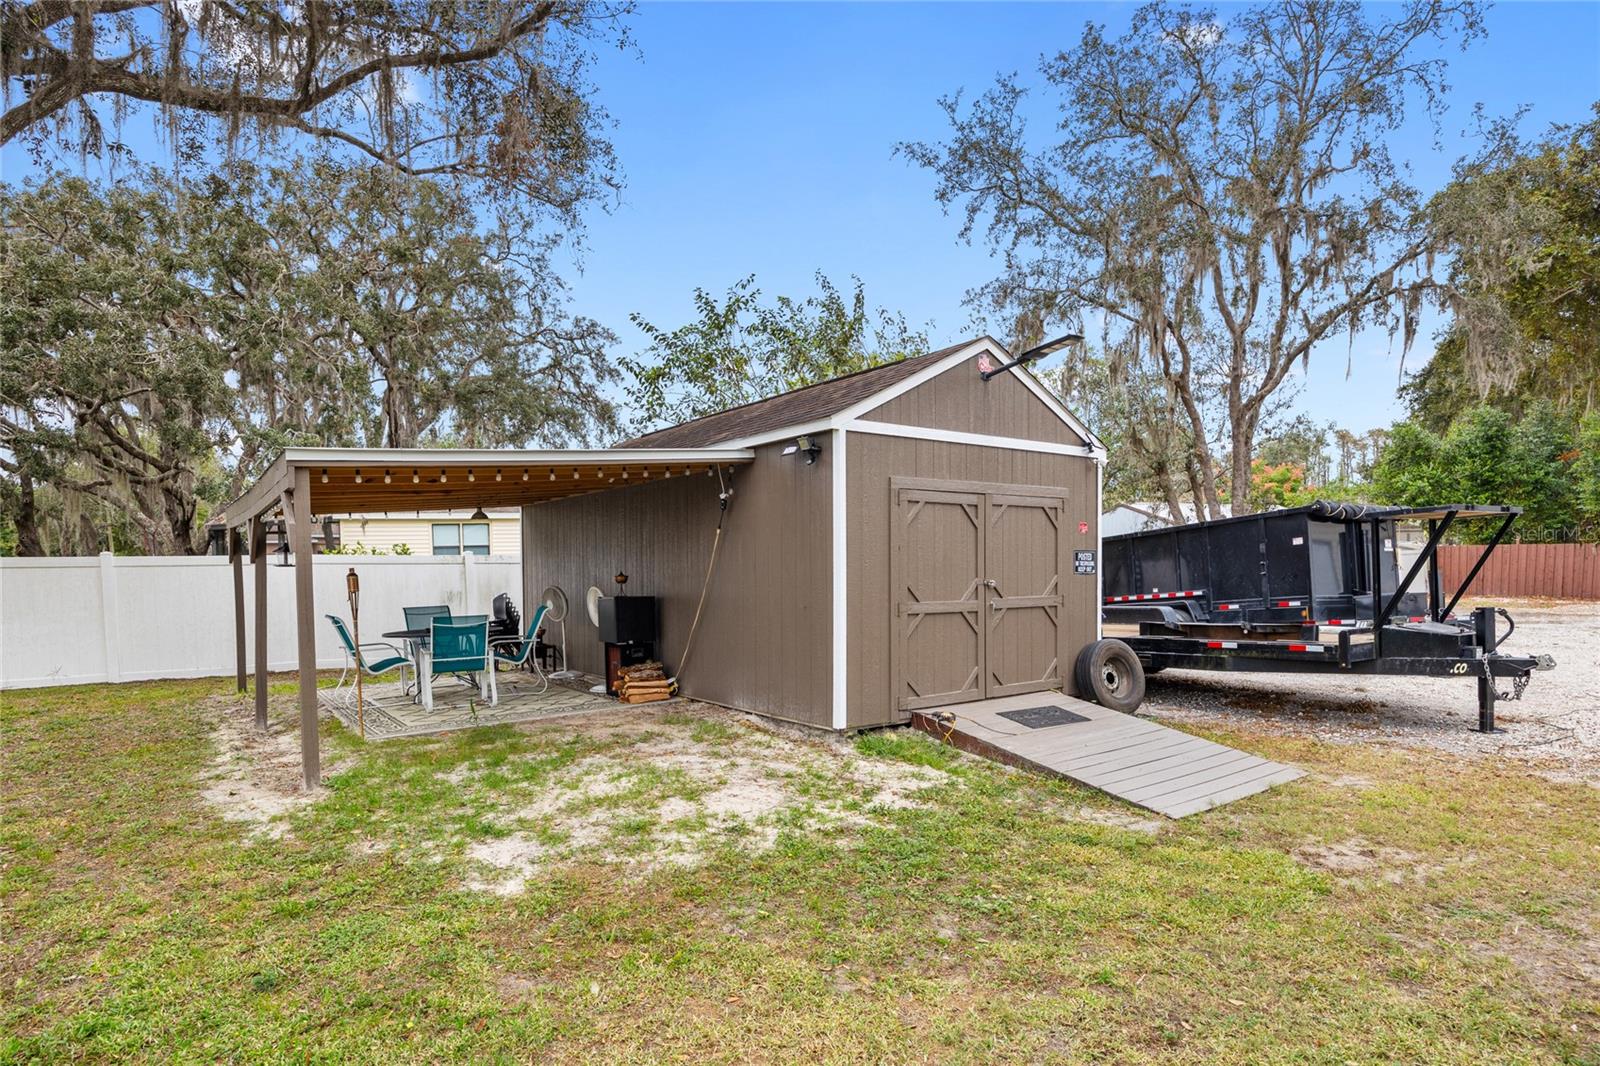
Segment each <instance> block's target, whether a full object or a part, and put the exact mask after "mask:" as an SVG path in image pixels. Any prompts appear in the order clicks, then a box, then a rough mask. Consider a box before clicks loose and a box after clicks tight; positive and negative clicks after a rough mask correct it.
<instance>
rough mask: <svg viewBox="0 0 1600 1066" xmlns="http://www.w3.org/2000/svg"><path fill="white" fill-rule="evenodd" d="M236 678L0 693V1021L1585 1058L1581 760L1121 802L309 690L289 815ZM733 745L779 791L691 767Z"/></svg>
mask: <svg viewBox="0 0 1600 1066" xmlns="http://www.w3.org/2000/svg"><path fill="white" fill-rule="evenodd" d="M280 687H282V686H280ZM228 688H229V685H228V684H227V683H225V682H218V681H195V682H163V683H146V684H132V685H122V686H95V687H84V688H61V689H50V690H39V691H29V692H10V693H6V694H4V696H3V697H0V699H3V718H0V726H3V730H4V734H3V756H4V764H3V770H4V783H3V788H4V797H3V798H4V809H3V824H0V859H3V863H4V869H3V880H0V885H3V889H0V891H3V902H4V929H3V937H0V940H3V943H0V991H3V996H0V1060H4V1061H8V1062H10V1061H17V1062H26V1061H58V1060H68V1059H72V1060H81V1059H89V1060H96V1059H100V1060H103V1059H135V1060H153V1061H160V1062H168V1061H174V1060H208V1061H217V1060H224V1061H252V1062H254V1061H274V1060H294V1061H312V1060H315V1061H330V1062H331V1061H347V1060H364V1059H391V1060H392V1059H423V1060H432V1061H438V1060H445V1059H461V1058H466V1057H468V1056H471V1057H473V1058H476V1059H485V1060H496V1059H504V1060H507V1061H511V1060H516V1061H527V1060H530V1059H554V1060H585V1061H589V1060H594V1061H605V1062H626V1061H659V1060H662V1059H679V1060H692V1061H697V1062H700V1061H750V1060H756V1061H767V1060H804V1061H847V1062H856V1061H891V1062H910V1061H936V1062H983V1063H988V1062H1009V1061H1023V1062H1036V1061H1115V1062H1146V1061H1151V1062H1154V1061H1159V1062H1198V1061H1207V1062H1210V1061H1221V1062H1239V1063H1261V1062H1293V1063H1331V1064H1342V1063H1368V1062H1408V1063H1410V1062H1473V1063H1497V1064H1498V1063H1512V1062H1537V1063H1554V1062H1583V1063H1600V1051H1597V1048H1600V982H1597V980H1596V977H1597V973H1600V970H1597V949H1596V942H1595V940H1596V937H1597V936H1600V789H1595V788H1593V787H1591V786H1586V785H1576V784H1556V783H1552V782H1550V781H1547V780H1544V779H1542V778H1538V777H1535V776H1530V775H1528V774H1526V773H1524V772H1521V771H1519V770H1517V769H1514V768H1510V767H1508V766H1507V765H1505V764H1499V763H1494V762H1489V761H1463V760H1459V759H1453V758H1451V757H1448V756H1443V755H1433V754H1424V753H1418V752H1410V751H1394V750H1379V749H1374V748H1365V747H1354V746H1335V745H1326V744H1319V743H1316V742H1313V741H1306V740H1283V739H1276V740H1274V739H1268V738H1264V737H1259V736H1251V735H1246V734H1239V733H1221V732H1218V733H1213V734H1208V735H1209V736H1212V737H1213V739H1218V740H1222V741H1225V742H1228V743H1233V744H1236V745H1238V746H1241V747H1243V748H1246V749H1248V750H1252V751H1255V752H1258V753H1260V754H1263V755H1266V756H1268V757H1271V758H1274V759H1279V760H1282V761H1286V762H1292V763H1295V764H1297V765H1299V766H1302V767H1304V768H1306V769H1308V770H1310V771H1312V773H1311V775H1310V776H1308V777H1307V778H1305V779H1303V780H1302V781H1298V782H1295V783H1294V784H1291V785H1288V786H1284V787H1279V788H1275V789H1273V790H1272V791H1270V792H1268V793H1266V794H1263V795H1261V796H1256V797H1253V798H1251V799H1248V800H1245V801H1242V802H1239V803H1235V804H1232V805H1230V806H1228V807H1225V808H1223V809H1221V810H1218V811H1213V812H1210V813H1208V814H1204V815H1199V816H1195V817H1192V818H1188V819H1185V820H1183V821H1181V822H1176V823H1162V824H1160V825H1158V826H1146V825H1140V824H1138V823H1136V822H1135V823H1133V824H1131V825H1126V826H1125V825H1117V824H1103V821H1102V820H1100V819H1105V817H1106V816H1107V815H1112V816H1113V817H1112V818H1110V819H1106V820H1112V821H1114V820H1115V818H1114V816H1115V815H1116V814H1117V812H1129V811H1130V809H1129V808H1124V807H1120V806H1119V805H1118V804H1116V803H1114V802H1112V801H1110V800H1107V799H1104V798H1101V797H1098V796H1096V795H1094V794H1091V793H1089V792H1087V791H1085V790H1081V789H1076V788H1074V787H1071V786H1069V785H1066V784H1063V783H1059V782H1053V781H1046V780H1043V779H1040V778H1036V777H1031V776H1028V775H1025V774H1020V773H1016V772H1012V771H1009V770H1005V769H1002V768H1000V767H996V766H992V765H989V764H985V763H982V762H978V761H976V760H972V759H968V758H966V757H962V756H958V755H956V754H954V753H953V752H952V751H950V750H949V749H945V748H940V747H937V746H936V745H935V744H933V742H932V741H930V740H928V739H926V738H924V737H921V736H919V735H910V734H907V733H905V732H903V731H894V732H881V733H875V734H870V735H867V736H863V737H861V738H859V739H857V740H856V741H854V742H853V745H854V746H853V748H850V747H845V748H844V751H843V753H842V754H841V753H840V746H839V745H834V746H832V747H829V746H827V745H823V744H811V743H808V742H802V741H795V740H789V739H783V738H771V737H769V736H768V734H766V733H762V732H759V731H757V730H754V729H752V728H751V727H750V726H748V725H747V724H745V723H744V722H743V721H742V720H740V719H738V718H736V717H734V716H732V715H725V714H722V715H719V714H695V713H682V712H679V713H666V714H663V713H660V712H657V713H656V715H655V717H654V718H650V719H648V728H644V729H642V730H636V731H632V732H628V731H623V732H616V733H608V732H607V731H605V730H592V729H591V730H586V729H581V728H574V727H563V726H561V725H559V724H553V725H550V726H546V727H543V728H541V729H538V730H531V729H530V730H519V729H514V728H510V727H496V728H492V729H483V730H477V731H472V732H468V733H458V734H454V735H451V736H449V737H446V738H442V739H438V738H419V739H414V740H404V741H394V742H389V743H386V744H382V745H363V744H361V743H360V742H359V741H358V740H356V739H355V738H354V737H353V736H351V735H350V734H349V733H347V732H346V731H344V730H343V729H342V728H340V727H339V726H337V725H335V724H333V723H331V722H325V723H324V724H323V730H324V744H325V757H326V759H327V761H328V764H329V765H330V766H334V767H335V768H336V769H335V772H332V773H330V775H329V778H328V782H327V783H328V786H329V787H328V789H327V790H326V794H325V795H323V796H322V797H321V798H320V799H318V800H317V802H315V803H313V804H310V805H306V806H302V807H300V808H298V809H296V810H294V811H292V812H290V813H288V814H286V815H285V816H284V817H283V818H282V819H280V821H279V822H277V823H274V825H276V826H277V827H279V828H281V829H283V830H284V832H283V833H282V835H281V837H279V838H277V839H273V838H272V837H271V836H270V835H268V834H266V833H263V832H261V831H259V829H255V828H252V827H251V826H249V825H247V824H244V823H240V822H236V821H229V820H225V819H224V818H223V817H221V816H220V815H219V813H218V808H217V807H216V806H215V805H213V804H211V803H209V802H208V801H207V800H205V799H204V798H203V797H202V793H203V792H204V791H205V790H206V788H207V787H208V782H207V778H208V776H209V775H212V774H214V772H215V763H216V758H217V755H216V742H215V740H214V738H213V729H214V727H215V724H216V722H217V720H218V717H219V708H226V707H236V706H239V705H237V704H236V701H234V700H233V699H232V698H231V696H230V695H229V694H228ZM282 688H283V691H282V693H281V694H279V695H278V696H275V697H274V708H273V715H274V718H275V719H276V720H279V721H287V720H291V719H292V717H293V713H294V712H293V709H292V697H291V696H289V695H288V693H289V692H290V691H291V689H290V688H288V687H282ZM673 744H681V745H683V747H681V748H677V749H672V748H670V746H671V745H673ZM669 749H670V750H676V751H680V752H688V753H689V754H679V755H678V756H675V759H676V761H674V760H672V759H662V758H658V757H657V756H659V755H660V753H661V752H663V751H667V750H669ZM734 749H738V750H749V751H752V752H755V753H757V755H759V756H761V757H769V756H770V757H771V758H772V759H774V760H776V764H777V765H779V766H780V767H781V772H782V777H783V780H784V787H785V788H786V789H787V790H788V792H787V794H789V795H791V796H793V797H798V799H797V800H796V802H794V803H793V804H791V805H790V806H788V807H786V808H784V810H783V811H781V812H779V813H778V814H776V815H774V816H772V817H770V818H767V819H765V820H764V821H761V823H760V824H753V825H750V826H741V825H740V824H739V822H738V820H737V818H732V817H730V816H729V815H728V808H716V806H715V804H711V805H710V806H708V805H707V795H708V792H707V786H706V784H705V782H704V780H703V779H702V778H696V777H695V776H694V774H693V773H692V772H690V771H692V770H693V769H694V768H695V766H696V765H699V764H696V763H694V762H693V759H700V761H701V763H704V764H707V765H709V764H710V763H709V762H708V759H707V757H706V756H705V755H704V754H703V753H705V752H713V753H714V752H717V751H721V750H730V751H731V750H734ZM696 752H698V753H702V754H694V753H696ZM796 753H799V754H796ZM586 767H587V768H590V769H591V770H592V771H593V772H592V774H591V778H592V779H593V781H592V782H591V783H593V782H599V781H601V779H602V778H603V783H604V785H605V787H598V784H595V787H587V788H585V789H577V788H575V784H574V783H575V782H579V783H581V782H582V780H583V778H582V777H581V773H580V770H582V768H586ZM924 767H926V768H930V769H926V770H919V769H918V768H924ZM594 768H598V769H594ZM902 771H907V772H912V773H917V772H921V773H924V774H927V775H932V776H931V777H928V778H927V779H926V780H924V781H919V787H918V788H917V789H916V790H915V791H913V792H909V793H904V794H902V793H898V792H894V791H893V790H889V791H883V790H882V789H880V788H878V787H877V786H876V785H874V782H879V783H881V782H885V781H893V780H896V779H897V778H896V775H897V774H899V773H901V772H902ZM584 772H587V771H584ZM929 781H931V782H932V783H931V784H930V783H928V782H929ZM737 791H738V790H735V789H725V790H723V792H724V793H729V794H731V793H733V792H737ZM552 795H555V796H556V799H555V800H552V799H551V796H552ZM717 795H722V793H717ZM889 798H892V799H893V802H888V801H887V800H888V799H889ZM552 804H558V805H560V810H561V811H562V812H565V813H564V814H563V815H562V817H563V818H566V819H567V820H566V821H562V820H561V819H559V818H554V817H553V815H552V812H553V811H555V810H556V806H552ZM572 812H579V813H580V814H582V815H583V817H585V818H588V817H590V816H592V815H599V814H604V815H605V816H606V817H605V818H604V819H602V820H601V821H600V822H598V823H595V824H603V825H604V826H605V827H606V829H605V833H604V835H603V836H601V835H598V834H597V835H593V836H585V835H584V834H583V833H582V832H580V831H579V830H578V829H576V828H574V827H575V826H582V825H589V824H590V822H585V821H582V820H574V819H575V818H577V815H574V814H573V813H572ZM563 827H564V828H563ZM673 841H677V842H679V843H680V844H681V843H682V842H684V841H689V842H691V844H692V846H691V849H690V850H691V853H692V855H693V856H694V860H695V861H688V860H686V859H684V858H683V856H681V855H679V856H677V857H676V858H674V856H673V854H672V853H671V846H672V842H673ZM518 842H521V844H522V845H524V846H525V852H526V853H527V854H535V855H538V856H540V857H541V858H540V859H539V861H538V862H537V863H536V864H534V865H532V866H528V867H525V868H524V869H523V870H522V873H521V874H520V875H518V876H516V877H515V878H513V879H512V880H511V881H510V882H506V881H492V880H491V883H489V884H488V886H487V887H485V884H484V882H483V879H484V877H485V870H484V867H483V863H482V862H481V861H480V859H481V857H482V856H485V855H492V854H495V853H496V849H497V848H499V847H501V846H503V845H510V844H516V843H518ZM657 851H661V853H662V854H661V857H660V858H659V861H657V857H656V852H657Z"/></svg>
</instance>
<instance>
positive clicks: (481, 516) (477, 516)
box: [472, 504, 489, 522]
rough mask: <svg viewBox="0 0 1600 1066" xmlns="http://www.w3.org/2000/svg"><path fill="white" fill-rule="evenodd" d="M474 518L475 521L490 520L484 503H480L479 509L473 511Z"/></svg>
mask: <svg viewBox="0 0 1600 1066" xmlns="http://www.w3.org/2000/svg"><path fill="white" fill-rule="evenodd" d="M472 520H473V521H474V522H487V521H488V520H489V516H488V515H487V514H486V513H485V512H484V510H483V505H482V504H479V506H478V509H477V510H476V511H473V512H472Z"/></svg>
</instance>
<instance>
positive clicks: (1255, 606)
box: [1102, 502, 1555, 732]
mask: <svg viewBox="0 0 1600 1066" xmlns="http://www.w3.org/2000/svg"><path fill="white" fill-rule="evenodd" d="M1521 513H1522V512H1521V510H1520V508H1516V507H1479V506H1469V505H1465V504H1448V505H1442V506H1438V507H1369V506H1364V505H1360V504H1340V503H1323V502H1318V503H1314V504H1311V505H1310V506H1308V507H1295V508H1289V509H1286V510H1281V511H1268V512H1265V513H1263V514H1254V515H1241V516H1240V517H1238V518H1223V519H1219V520H1217V521H1214V522H1197V523H1194V524H1192V525H1186V526H1174V527H1172V528H1169V529H1157V530H1150V531H1148V532H1143V533H1126V534H1123V535H1121V536H1117V537H1107V538H1106V539H1105V542H1104V564H1103V566H1104V577H1103V581H1104V587H1103V590H1102V591H1103V594H1104V602H1103V604H1102V617H1103V618H1104V620H1105V621H1106V622H1108V623H1111V624H1121V625H1132V624H1137V625H1138V627H1139V633H1138V635H1137V636H1124V637H1119V638H1118V639H1121V640H1122V641H1123V642H1124V643H1126V644H1127V645H1128V646H1129V647H1131V648H1132V649H1133V651H1134V652H1135V654H1137V655H1138V657H1139V661H1140V664H1141V665H1142V666H1143V667H1144V669H1145V671H1146V672H1147V673H1153V672H1155V671H1158V670H1162V669H1165V668H1166V667H1169V666H1171V667H1182V668H1186V669H1202V670H1257V671H1265V672H1295V671H1298V672H1306V671H1321V672H1335V671H1347V672H1349V673H1365V674H1414V675H1423V676H1436V677H1449V676H1470V677H1476V678H1477V680H1478V728H1479V729H1481V730H1483V731H1484V732H1493V731H1494V728H1495V726H1494V705H1495V700H1496V699H1497V698H1499V699H1518V698H1521V696H1522V691H1523V689H1524V688H1525V687H1526V685H1527V683H1528V678H1529V675H1530V674H1531V673H1532V671H1534V670H1536V669H1549V668H1550V667H1552V666H1554V665H1555V663H1554V662H1553V660H1551V658H1550V657H1549V656H1548V655H1539V656H1531V657H1530V656H1518V655H1503V654H1501V653H1500V652H1498V651H1496V648H1497V647H1498V645H1499V642H1500V640H1501V639H1503V638H1501V637H1498V636H1497V635H1496V632H1495V616H1496V614H1498V615H1500V616H1501V617H1503V618H1505V620H1506V622H1507V624H1509V625H1510V626H1511V628H1512V630H1514V629H1515V628H1516V623H1515V622H1513V621H1512V619H1511V616H1510V615H1509V614H1507V613H1506V612H1505V611H1500V610H1495V609H1491V608H1488V607H1480V608H1477V609H1475V610H1474V611H1473V612H1472V614H1471V616H1470V618H1467V619H1461V618H1456V617H1455V616H1454V615H1452V614H1451V611H1453V610H1454V608H1455V605H1456V603H1457V602H1458V601H1459V600H1460V599H1461V596H1462V594H1463V593H1465V592H1466V590H1467V586H1468V585H1470V584H1471V583H1472V579H1473V578H1475V577H1477V576H1478V572H1479V571H1480V570H1482V569H1483V564H1484V563H1485V562H1486V561H1487V560H1488V558H1489V555H1490V553H1491V552H1493V551H1494V549H1495V548H1496V547H1497V546H1498V545H1499V544H1500V542H1501V540H1502V539H1504V537H1505V535H1506V533H1507V532H1509V531H1510V529H1511V525H1512V523H1513V522H1515V521H1516V518H1517V515H1519V514H1521ZM1485 518H1498V519H1499V520H1500V525H1499V527H1498V528H1497V529H1496V530H1495V533H1494V536H1493V537H1492V538H1491V539H1490V541H1489V543H1488V544H1487V545H1486V546H1485V547H1484V549H1483V554H1482V555H1480V556H1479V557H1478V561H1477V563H1476V564H1475V565H1474V566H1473V567H1472V570H1471V572H1470V573H1469V574H1468V575H1467V578H1466V580H1465V581H1463V582H1462V583H1461V587H1460V588H1458V589H1456V590H1455V592H1454V593H1453V594H1452V595H1451V596H1450V597H1449V599H1448V600H1446V599H1445V598H1444V595H1443V589H1442V588H1441V587H1440V576H1439V570H1438V567H1437V566H1436V565H1432V564H1433V563H1434V560H1435V555H1436V551H1437V549H1438V546H1439V543H1440V541H1441V539H1442V538H1443V537H1444V535H1445V533H1446V532H1448V531H1449V529H1450V527H1451V526H1452V525H1453V524H1454V523H1455V522H1456V521H1457V520H1458V519H1485ZM1400 523H1426V530H1427V541H1426V543H1424V544H1422V545H1420V547H1419V549H1418V551H1417V553H1416V555H1415V557H1414V558H1412V559H1411V560H1410V561H1409V562H1407V561H1406V560H1405V559H1404V558H1403V556H1404V554H1405V553H1404V552H1403V551H1402V545H1401V539H1400V533H1401V529H1400ZM1402 566H1404V568H1405V569H1404V572H1403V573H1402V570H1401V568H1402ZM1424 571H1426V579H1425V580H1424V582H1423V587H1421V588H1419V589H1416V590H1415V591H1413V588H1414V586H1416V584H1417V579H1418V577H1419V575H1421V574H1422V573H1423V572H1424ZM1510 634H1511V631H1510V630H1508V631H1507V633H1506V636H1510ZM1495 678H1510V679H1511V680H1512V691H1511V692H1510V693H1498V692H1496V690H1495V681H1494V679H1495Z"/></svg>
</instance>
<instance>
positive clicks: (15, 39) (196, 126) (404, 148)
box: [0, 0, 630, 224]
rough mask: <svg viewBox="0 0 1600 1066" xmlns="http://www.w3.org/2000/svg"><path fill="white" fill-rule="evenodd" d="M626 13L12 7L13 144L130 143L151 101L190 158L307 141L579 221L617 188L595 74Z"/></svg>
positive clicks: (141, 4) (404, 6)
mask: <svg viewBox="0 0 1600 1066" xmlns="http://www.w3.org/2000/svg"><path fill="white" fill-rule="evenodd" d="M629 10H630V9H629V6H628V5H627V4H611V3H603V2H596V0H476V2H474V3H470V4H466V3H434V2H431V0H385V2H381V3H371V2H365V0H319V2H316V3H304V4H283V3H234V2H231V0H181V2H180V0H110V2H107V0H38V2H34V3H11V2H8V3H6V4H4V5H3V6H0V77H3V79H4V84H5V110H4V112H3V113H0V143H9V142H11V141H12V140H20V141H22V142H24V143H26V144H28V145H29V146H30V147H31V148H33V150H34V151H35V153H36V154H42V152H43V151H44V149H45V148H46V147H47V146H50V145H54V146H56V147H58V148H61V149H64V150H65V151H66V152H67V153H69V154H72V155H77V156H80V157H81V156H88V155H101V154H103V153H106V152H108V151H109V152H120V153H123V154H125V153H126V149H125V148H124V147H123V146H122V145H121V144H120V142H119V141H118V140H117V133H116V129H117V127H119V126H120V124H121V122H122V120H123V118H124V117H125V116H126V115H127V114H129V113H130V112H133V111H135V110H136V109H138V108H140V107H142V106H154V107H157V108H159V109H161V112H162V115H163V117H164V118H165V119H166V122H167V127H168V132H169V134H170V136H171V139H172V141H173V144H174V147H175V148H176V151H177V154H178V156H179V158H180V159H182V160H186V161H187V160H195V159H198V158H201V157H203V156H204V155H205V154H206V152H207V149H208V141H209V142H211V143H212V144H215V143H217V142H221V143H222V144H224V145H225V146H226V147H227V148H228V150H229V151H228V154H229V155H245V156H259V155H261V154H262V151H261V150H262V149H268V150H270V149H273V148H274V147H275V146H276V142H277V141H278V140H279V139H280V138H282V137H285V136H288V137H297V138H301V139H303V140H310V141H314V142H316V143H319V144H321V145H322V146H323V147H324V148H326V149H328V150H329V151H341V152H346V153H349V154H351V155H352V156H354V157H356V158H360V159H364V160H366V161H368V162H376V163H377V165H379V166H382V167H384V168H386V169H389V170H392V171H395V172H401V173H406V174H409V175H411V176H418V177H435V178H440V179H446V178H448V179H451V180H452V181H460V182H464V183H467V184H470V185H471V186H472V187H473V188H474V189H475V190H476V191H477V193H479V194H481V195H482V199H483V200H484V201H485V202H486V203H487V204H489V205H490V206H495V207H501V208H505V207H509V206H512V205H517V206H520V207H523V208H529V207H531V208H536V209H538V210H539V211H541V212H544V211H553V212H555V213H556V214H558V215H560V216H562V217H563V218H564V220H565V221H566V222H567V223H568V224H575V223H576V221H577V211H578V209H579V207H580V206H581V205H582V204H584V203H586V202H588V201H590V200H592V199H594V198H596V197H597V196H602V195H606V194H608V193H609V191H610V190H612V189H614V188H615V187H616V185H617V177H616V167H615V160H614V158H613V154H612V149H611V145H610V144H609V143H608V142H607V141H606V139H605V137H604V136H603V133H604V130H605V127H606V125H607V121H608V120H607V118H606V115H605V113H604V111H603V110H601V109H600V107H599V106H598V105H597V104H596V103H595V102H594V99H593V86H592V85H591V83H590V82H589V79H588V71H589V69H590V67H591V65H592V57H591V53H592V50H593V49H594V48H595V47H596V46H597V45H603V44H609V43H613V42H618V41H625V36H624V35H623V31H622V25H621V24H622V20H623V19H624V17H625V16H626V15H627V14H628V13H629ZM106 106H109V108H110V116H109V117H110V120H111V122H112V130H111V131H109V132H108V130H107V128H106V117H107V116H106V115H105V112H104V110H103V108H104V107H106ZM267 154H271V153H270V151H269V152H268V153H267Z"/></svg>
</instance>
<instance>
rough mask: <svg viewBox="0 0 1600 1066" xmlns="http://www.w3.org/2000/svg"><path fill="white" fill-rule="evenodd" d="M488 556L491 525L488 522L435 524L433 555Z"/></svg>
mask: <svg viewBox="0 0 1600 1066" xmlns="http://www.w3.org/2000/svg"><path fill="white" fill-rule="evenodd" d="M463 552H465V553H466V554H467V555H488V554H489V523H487V522H435V523H434V524H433V554H435V555H460V554H462V553H463Z"/></svg>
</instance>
